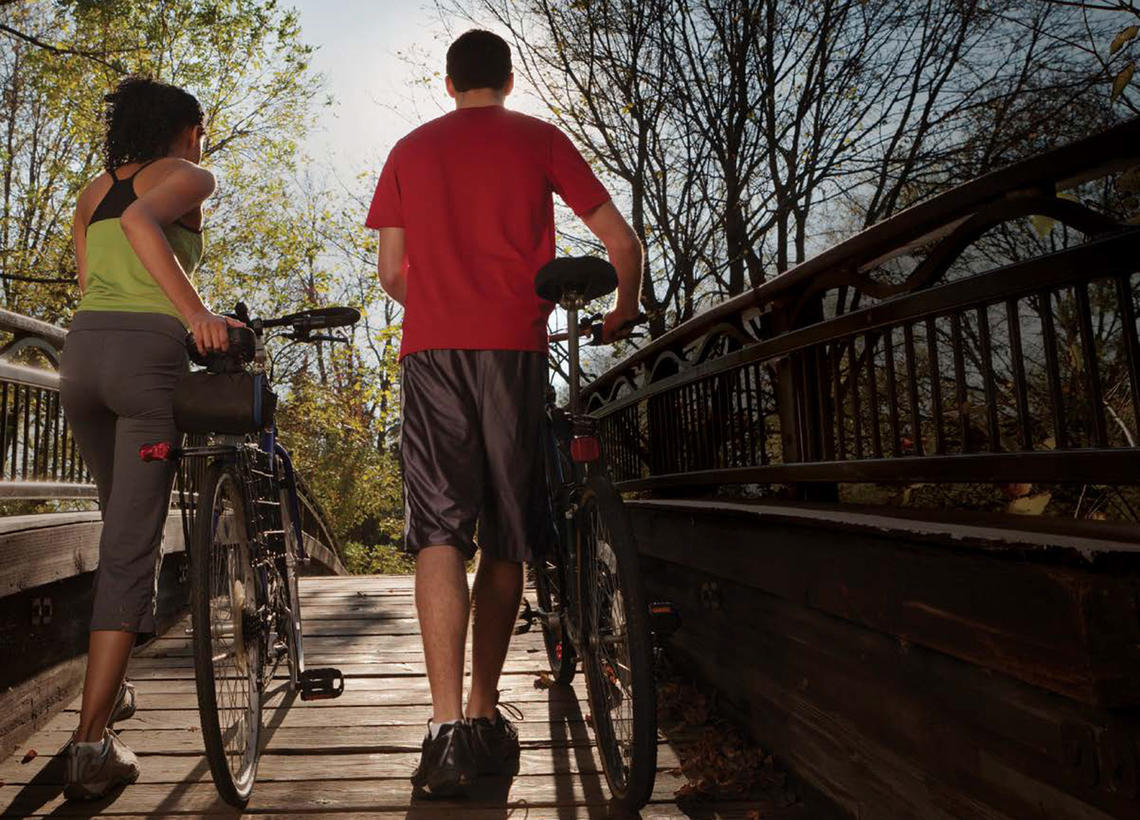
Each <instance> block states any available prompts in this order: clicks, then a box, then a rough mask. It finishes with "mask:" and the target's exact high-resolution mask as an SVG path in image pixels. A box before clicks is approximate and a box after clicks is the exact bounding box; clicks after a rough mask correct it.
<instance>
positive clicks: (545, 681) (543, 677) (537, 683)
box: [534, 670, 554, 689]
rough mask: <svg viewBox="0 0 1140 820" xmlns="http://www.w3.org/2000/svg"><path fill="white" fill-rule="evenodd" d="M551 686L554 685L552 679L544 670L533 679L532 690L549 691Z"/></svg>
mask: <svg viewBox="0 0 1140 820" xmlns="http://www.w3.org/2000/svg"><path fill="white" fill-rule="evenodd" d="M553 685H554V677H553V676H552V675H551V674H550V673H549V672H547V671H545V670H544V671H542V672H539V673H538V676H537V677H536V678H535V679H534V688H535V689H549V688H550V687H551V686H553Z"/></svg>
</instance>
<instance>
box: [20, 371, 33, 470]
mask: <svg viewBox="0 0 1140 820" xmlns="http://www.w3.org/2000/svg"><path fill="white" fill-rule="evenodd" d="M31 424H32V388H31V387H30V386H29V385H24V435H23V437H22V440H21V442H20V444H21V446H22V448H23V450H22V453H21V458H20V462H21V463H20V476H21V477H22V478H24V479H27V478H28V450H29V449H31V448H30V447H29V446H28V431H29V430H30V429H31Z"/></svg>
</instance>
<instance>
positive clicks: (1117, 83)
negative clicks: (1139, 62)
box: [1112, 63, 1136, 102]
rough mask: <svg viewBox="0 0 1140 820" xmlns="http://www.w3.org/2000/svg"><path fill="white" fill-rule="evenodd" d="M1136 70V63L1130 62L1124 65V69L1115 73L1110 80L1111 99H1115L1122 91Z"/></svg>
mask: <svg viewBox="0 0 1140 820" xmlns="http://www.w3.org/2000/svg"><path fill="white" fill-rule="evenodd" d="M1135 71H1136V63H1130V64H1129V65H1127V66H1125V67H1124V70H1123V71H1121V72H1120V73H1119V74H1117V75H1116V79H1115V80H1113V81H1112V100H1113V101H1114V102H1115V101H1116V99H1117V98H1118V97H1119V96H1120V95H1121V94H1123V93H1124V89H1126V88H1128V84H1129V83H1130V82H1132V75H1133V74H1134V73H1135Z"/></svg>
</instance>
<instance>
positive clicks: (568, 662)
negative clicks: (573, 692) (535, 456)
mask: <svg viewBox="0 0 1140 820" xmlns="http://www.w3.org/2000/svg"><path fill="white" fill-rule="evenodd" d="M545 444H546V485H547V492H548V497H549V498H550V504H549V507H550V510H549V511H550V516H551V529H552V530H553V534H552V537H551V539H550V542H551V543H550V546H549V549H548V550H547V552H546V554H545V555H542V556H536V557H535V560H534V561H533V562H532V563H531V569H533V570H534V591H535V596H536V597H537V598H538V608H539V609H541V610H542V611H543V612H545V613H547V618H546V620H544V621H543V623H542V640H543V643H544V644H545V645H546V657H547V660H548V661H549V663H550V672H551V674H552V675H553V676H554V680H555V681H556V682H558V683H563V684H565V683H570V681H572V680H574V673H575V671H576V669H577V665H578V664H577V659H578V658H577V652H575V650H574V644H573V642H572V641H571V640H570V636H569V634H568V632H567V629H566V621H567V619H568V618H570V617H571V615H570V612H569V607H570V605H571V601H570V600H569V598H570V597H572V594H571V596H567V595H566V594H565V592H567V591H570V588H569V587H568V586H567V579H568V578H572V577H573V575H572V572H573V567H569V566H568V562H567V555H568V554H569V553H568V550H567V549H566V548H565V546H564V544H565V539H566V530H567V523H566V519H565V517H564V516H563V503H562V501H560V499H559V496H558V494H559V493H560V492H562V487H563V485H564V484H565V480H566V479H565V477H566V476H567V475H569V474H570V470H571V469H572V467H571V465H570V463H569V461H568V460H567V459H566V457H565V455H564V454H563V451H562V450H561V449H560V448H559V447H558V442H557V440H556V438H555V437H554V434H553V433H552V432H551V431H548V432H547V433H546V440H545Z"/></svg>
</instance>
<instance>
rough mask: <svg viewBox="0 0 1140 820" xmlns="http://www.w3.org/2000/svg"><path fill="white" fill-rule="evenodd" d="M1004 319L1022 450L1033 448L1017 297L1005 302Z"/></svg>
mask: <svg viewBox="0 0 1140 820" xmlns="http://www.w3.org/2000/svg"><path fill="white" fill-rule="evenodd" d="M1005 316H1006V321H1007V322H1008V323H1009V358H1010V362H1011V363H1012V364H1013V389H1014V393H1015V395H1014V399H1015V400H1016V402H1017V426H1018V428H1019V429H1020V436H1019V440H1020V442H1021V449H1022V450H1031V449H1033V440H1032V434H1031V431H1030V429H1029V394H1028V392H1027V390H1026V387H1025V359H1024V357H1023V355H1022V352H1021V319H1020V318H1019V316H1018V312H1017V299H1007V300H1006V303H1005Z"/></svg>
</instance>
